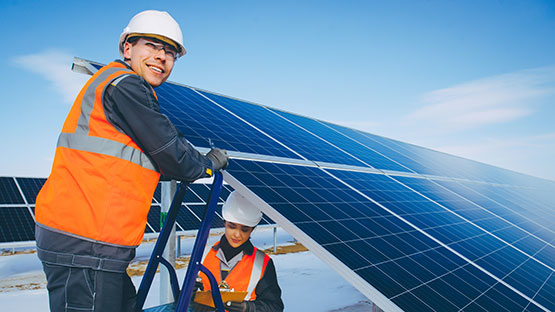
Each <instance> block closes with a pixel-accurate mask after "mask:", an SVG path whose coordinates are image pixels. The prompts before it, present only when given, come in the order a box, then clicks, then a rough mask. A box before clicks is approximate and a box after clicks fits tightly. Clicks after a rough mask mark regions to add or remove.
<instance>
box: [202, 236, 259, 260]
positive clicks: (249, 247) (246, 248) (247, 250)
mask: <svg viewBox="0 0 555 312" xmlns="http://www.w3.org/2000/svg"><path fill="white" fill-rule="evenodd" d="M222 239H225V236H222V238H221V239H220V241H219V242H217V243H216V244H214V246H212V249H214V251H216V252H217V251H218V249H220V242H221V240H222ZM253 252H254V246H253V244H252V243H251V240H250V239H249V240H248V241H246V242H245V243H243V253H244V254H246V255H249V256H250V255H252V253H253Z"/></svg>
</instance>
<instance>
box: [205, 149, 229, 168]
mask: <svg viewBox="0 0 555 312" xmlns="http://www.w3.org/2000/svg"><path fill="white" fill-rule="evenodd" d="M206 157H207V158H208V159H210V161H212V170H214V171H218V170H220V169H221V170H223V169H225V168H227V162H228V158H229V157H228V156H227V152H226V150H223V149H221V148H213V149H211V150H210V152H208V154H206Z"/></svg>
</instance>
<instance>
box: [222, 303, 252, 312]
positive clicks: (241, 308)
mask: <svg viewBox="0 0 555 312" xmlns="http://www.w3.org/2000/svg"><path fill="white" fill-rule="evenodd" d="M253 305H254V302H251V301H243V302H235V301H228V302H226V303H225V304H224V307H225V309H226V310H227V311H229V312H249V311H254V307H253Z"/></svg>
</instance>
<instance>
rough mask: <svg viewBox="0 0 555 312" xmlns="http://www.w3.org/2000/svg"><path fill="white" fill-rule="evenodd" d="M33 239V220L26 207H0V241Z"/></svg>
mask: <svg viewBox="0 0 555 312" xmlns="http://www.w3.org/2000/svg"><path fill="white" fill-rule="evenodd" d="M34 239H35V222H34V220H33V217H31V214H30V213H29V210H28V209H27V208H26V207H0V242H1V243H5V242H19V241H30V240H34Z"/></svg>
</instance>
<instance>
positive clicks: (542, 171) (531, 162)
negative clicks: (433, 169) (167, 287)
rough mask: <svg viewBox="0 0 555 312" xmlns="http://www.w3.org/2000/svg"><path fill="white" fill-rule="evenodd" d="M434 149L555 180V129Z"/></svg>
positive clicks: (446, 145) (489, 138)
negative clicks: (554, 160)
mask: <svg viewBox="0 0 555 312" xmlns="http://www.w3.org/2000/svg"><path fill="white" fill-rule="evenodd" d="M434 149H436V150H440V151H443V152H446V153H449V154H454V155H459V156H462V157H465V158H469V159H474V160H477V161H481V162H484V163H487V164H491V165H496V166H499V167H502V168H506V169H511V170H514V171H518V172H523V173H528V174H530V175H534V176H537V177H542V178H546V179H551V180H554V181H555V163H554V162H553V159H554V158H555V132H552V133H545V134H540V135H529V136H521V137H513V138H511V139H500V138H494V137H488V138H484V139H481V140H475V141H473V142H472V143H467V144H445V145H441V146H436V147H435V148H434Z"/></svg>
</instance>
